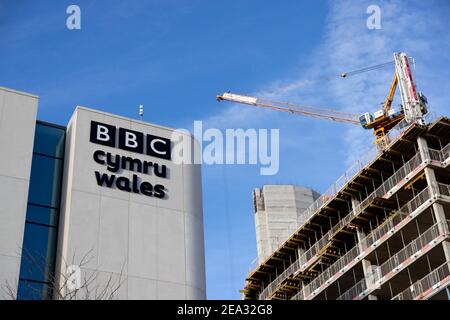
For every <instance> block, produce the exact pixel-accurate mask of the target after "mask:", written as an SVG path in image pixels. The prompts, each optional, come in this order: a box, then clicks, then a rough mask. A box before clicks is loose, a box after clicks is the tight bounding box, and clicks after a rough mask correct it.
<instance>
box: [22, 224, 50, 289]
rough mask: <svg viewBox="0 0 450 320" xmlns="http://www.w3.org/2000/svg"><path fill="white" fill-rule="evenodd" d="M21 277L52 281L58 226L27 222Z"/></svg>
mask: <svg viewBox="0 0 450 320" xmlns="http://www.w3.org/2000/svg"><path fill="white" fill-rule="evenodd" d="M25 230H26V233H25V236H24V239H23V245H22V263H21V265H20V278H23V279H27V280H34V281H41V282H51V281H52V273H53V268H54V262H55V250H56V228H55V227H48V226H42V225H38V224H34V223H26V226H25Z"/></svg>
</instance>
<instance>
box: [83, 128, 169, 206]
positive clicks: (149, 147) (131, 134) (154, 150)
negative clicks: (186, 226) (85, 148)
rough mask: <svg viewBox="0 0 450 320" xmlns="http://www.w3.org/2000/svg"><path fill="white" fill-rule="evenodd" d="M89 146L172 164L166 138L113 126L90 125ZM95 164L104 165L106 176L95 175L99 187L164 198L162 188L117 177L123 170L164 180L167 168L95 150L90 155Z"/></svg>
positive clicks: (96, 173)
mask: <svg viewBox="0 0 450 320" xmlns="http://www.w3.org/2000/svg"><path fill="white" fill-rule="evenodd" d="M90 142H92V143H96V144H99V145H104V146H108V147H111V148H117V149H120V150H124V151H131V152H134V153H139V154H146V155H148V156H150V157H153V158H157V159H158V158H159V159H165V160H171V141H170V139H167V138H162V137H158V136H154V135H151V134H144V133H142V132H138V131H134V130H130V129H124V128H120V127H119V128H117V127H115V126H113V125H109V124H104V123H100V122H96V121H91V132H90ZM93 159H94V161H95V162H96V163H98V164H101V165H105V166H106V169H107V171H109V173H100V172H99V171H95V177H96V180H97V184H98V185H99V186H103V187H107V188H113V187H116V188H117V189H119V190H122V191H126V192H133V193H137V194H143V195H146V196H149V197H156V198H160V199H164V198H166V192H167V190H166V188H165V187H164V185H162V184H151V183H150V182H148V181H141V179H140V178H139V177H138V175H137V174H132V176H131V179H129V178H128V177H123V176H117V174H119V173H120V172H122V171H123V170H129V171H131V172H135V173H142V174H147V175H154V176H156V177H159V178H165V179H167V177H168V175H167V170H168V169H167V167H166V165H164V164H159V163H157V162H155V161H144V160H141V159H137V158H133V157H130V156H124V155H121V154H113V153H111V152H107V151H104V150H101V149H99V150H96V151H94V154H93Z"/></svg>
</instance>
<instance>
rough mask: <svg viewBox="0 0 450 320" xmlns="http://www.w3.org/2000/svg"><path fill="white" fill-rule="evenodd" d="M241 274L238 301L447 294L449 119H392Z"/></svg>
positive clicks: (449, 272)
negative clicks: (294, 225) (377, 140)
mask: <svg viewBox="0 0 450 320" xmlns="http://www.w3.org/2000/svg"><path fill="white" fill-rule="evenodd" d="M386 141H388V143H387V145H386V146H385V147H384V148H383V149H380V148H378V149H377V148H374V149H373V151H372V152H371V153H370V154H368V155H367V156H366V157H365V158H364V159H362V160H360V161H358V162H357V163H356V164H355V165H354V166H353V167H352V168H350V169H349V170H348V171H347V172H346V173H345V174H344V175H343V176H341V178H339V179H338V180H337V181H336V182H335V183H334V184H333V185H332V186H331V187H330V189H328V190H327V191H326V192H325V193H324V194H323V195H321V196H320V197H319V198H318V199H317V200H316V201H315V202H314V203H313V204H312V205H311V206H310V207H309V208H308V209H307V210H306V211H305V212H304V213H303V215H304V219H305V222H304V223H303V224H302V225H301V226H300V227H299V228H298V229H297V230H296V231H295V232H294V233H293V234H291V235H290V237H289V238H288V239H287V240H286V241H285V242H283V243H282V244H281V245H280V246H279V247H278V249H276V250H275V251H274V252H273V253H272V254H271V256H269V257H268V258H267V259H265V260H264V261H263V262H262V263H260V264H259V266H258V267H257V268H256V269H254V270H252V271H251V272H250V274H249V275H248V277H247V279H246V283H245V287H244V289H243V290H242V293H243V298H244V299H261V300H264V299H285V300H289V299H291V300H313V299H319V300H336V299H337V300H362V299H369V300H373V299H393V300H411V299H450V289H449V288H448V286H449V285H450V269H449V267H450V165H449V164H450V119H449V118H446V117H441V118H439V119H437V120H434V121H431V122H429V123H428V124H424V123H420V122H417V121H413V122H407V121H405V120H403V121H401V122H400V123H398V124H397V125H396V126H395V127H394V128H393V129H392V130H390V131H389V134H388V136H387V140H386Z"/></svg>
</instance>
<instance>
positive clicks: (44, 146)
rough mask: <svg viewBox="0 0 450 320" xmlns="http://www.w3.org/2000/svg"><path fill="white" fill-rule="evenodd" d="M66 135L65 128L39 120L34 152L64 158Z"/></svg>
mask: <svg viewBox="0 0 450 320" xmlns="http://www.w3.org/2000/svg"><path fill="white" fill-rule="evenodd" d="M65 137H66V136H65V128H60V127H57V126H54V125H51V124H46V123H43V122H38V123H36V132H35V136H34V150H33V152H34V153H39V154H45V155H47V156H52V157H55V158H62V157H63V156H64V140H65Z"/></svg>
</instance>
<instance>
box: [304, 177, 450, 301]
mask: <svg viewBox="0 0 450 320" xmlns="http://www.w3.org/2000/svg"><path fill="white" fill-rule="evenodd" d="M443 187H447V188H448V187H449V186H448V185H443ZM431 190H432V188H431V186H428V187H427V188H425V189H424V190H422V191H421V192H420V193H419V194H417V195H416V196H415V197H414V198H413V199H412V200H410V201H409V202H408V203H406V204H405V205H404V206H403V207H402V208H400V209H399V210H398V211H397V212H395V213H394V214H393V215H391V216H390V217H389V218H388V219H387V220H386V221H385V222H383V223H382V224H381V225H379V226H378V227H377V228H376V229H374V230H373V231H372V232H371V233H370V234H368V235H367V236H366V237H365V238H363V239H361V242H360V243H359V244H356V245H355V246H354V247H353V248H352V249H350V250H349V251H348V252H347V253H345V254H344V255H343V256H342V257H340V258H339V259H338V260H336V261H335V262H334V263H333V264H332V265H331V266H330V267H329V268H327V269H326V270H325V271H324V272H322V273H321V274H320V275H319V276H318V277H317V278H315V279H314V280H313V281H311V282H310V283H309V284H308V285H306V286H305V287H304V289H303V290H304V293H303V295H304V296H305V299H307V300H308V299H309V298H312V296H315V295H317V293H318V291H319V290H320V291H322V290H324V289H325V288H326V287H327V286H329V285H330V284H332V283H333V282H334V281H336V280H337V279H338V278H339V277H340V276H341V275H343V274H344V273H345V272H346V271H348V270H350V269H351V268H352V267H353V266H354V265H355V264H357V263H358V262H359V261H361V260H362V259H363V258H364V257H365V256H367V255H368V254H369V253H370V252H372V251H373V250H374V249H375V248H376V247H377V246H379V245H380V244H381V243H383V242H384V241H386V240H387V239H388V238H389V237H390V236H391V235H393V234H394V233H395V232H396V231H398V230H399V229H400V228H401V227H402V226H403V225H405V224H406V223H407V222H408V221H410V220H411V214H413V215H414V214H415V211H416V210H417V209H418V208H419V207H421V206H422V205H423V204H426V203H427V202H428V201H429V200H430V199H431V198H432V196H433V193H432V191H431ZM427 205H431V203H428V204H427ZM423 210H424V208H421V209H420V210H419V211H423ZM310 294H311V295H312V296H309V295H310Z"/></svg>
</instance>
